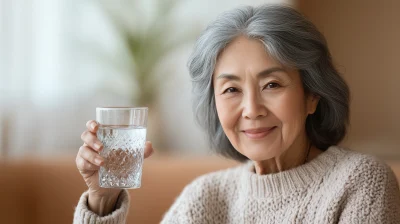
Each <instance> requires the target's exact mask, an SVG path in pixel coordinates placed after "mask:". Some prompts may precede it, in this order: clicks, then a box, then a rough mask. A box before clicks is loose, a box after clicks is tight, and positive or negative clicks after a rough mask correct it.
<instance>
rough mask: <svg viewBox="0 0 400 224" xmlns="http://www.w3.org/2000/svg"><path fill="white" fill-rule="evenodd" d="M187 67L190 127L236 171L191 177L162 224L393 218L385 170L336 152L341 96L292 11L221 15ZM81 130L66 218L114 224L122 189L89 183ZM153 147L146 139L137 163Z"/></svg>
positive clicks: (312, 32)
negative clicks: (80, 189) (74, 193)
mask: <svg viewBox="0 0 400 224" xmlns="http://www.w3.org/2000/svg"><path fill="white" fill-rule="evenodd" d="M188 65H189V71H190V75H191V77H192V80H193V92H194V94H195V102H194V112H195V114H196V119H197V121H198V123H199V124H200V125H201V126H202V127H203V128H204V129H205V131H206V132H207V134H208V136H209V141H210V144H211V146H212V148H214V149H215V150H216V152H217V153H219V154H222V155H224V156H226V157H228V158H232V159H235V160H238V161H241V162H242V163H243V164H242V165H240V166H237V167H234V168H231V169H227V170H223V171H218V172H214V173H210V174H207V175H204V176H201V177H199V178H197V179H196V180H194V181H193V182H192V183H190V184H189V185H188V186H186V187H185V188H184V190H183V192H182V193H181V195H180V196H179V197H178V198H177V199H176V201H175V202H174V204H173V205H172V207H171V208H170V209H169V211H168V212H167V213H166V214H165V216H164V218H163V221H162V222H163V223H400V191H399V186H398V183H397V182H396V178H395V176H394V174H393V172H392V170H391V169H390V168H389V167H388V166H387V165H386V164H385V163H383V162H382V161H380V160H378V159H376V158H374V157H372V156H368V155H364V154H361V153H356V152H353V151H350V150H348V149H345V148H341V147H338V146H337V144H338V143H339V142H340V141H341V140H342V139H343V138H344V137H345V134H346V128H347V124H348V120H349V89H348V86H347V85H346V83H345V81H344V80H343V78H342V77H341V76H340V75H339V73H338V71H337V70H336V69H335V67H334V66H333V63H332V59H331V56H330V53H329V50H328V47H327V44H326V41H325V39H324V37H323V36H322V34H321V33H320V32H318V30H317V29H316V28H315V26H314V25H313V24H312V23H311V22H310V21H308V20H307V19H305V18H304V17H303V16H302V15H301V14H299V13H298V12H296V11H295V10H294V9H292V8H289V7H285V6H276V5H272V6H271V5H269V6H268V5H267V6H260V7H242V8H238V9H235V10H232V11H229V12H227V13H224V14H223V15H221V16H220V17H218V19H217V20H216V21H215V22H213V23H212V24H211V25H210V26H209V27H208V28H207V29H206V30H205V31H204V33H203V34H202V35H201V36H200V38H199V39H198V41H197V43H196V45H195V48H194V52H193V54H192V56H191V57H190V60H189V63H188ZM87 127H88V129H87V131H85V132H84V133H83V135H82V140H83V141H84V143H85V144H84V146H82V147H81V148H80V150H79V153H78V156H77V160H76V162H77V167H78V169H79V171H80V173H81V174H82V176H83V178H84V180H85V181H86V184H87V185H88V187H89V190H88V191H87V192H85V193H84V194H83V195H82V197H81V199H80V201H79V204H78V206H77V208H76V211H75V217H74V222H75V223H124V222H125V219H126V215H127V212H128V207H129V196H128V192H127V191H126V190H120V189H102V188H99V185H98V174H97V170H98V169H99V166H101V165H102V164H103V162H104V160H103V158H101V157H99V155H98V153H97V152H98V151H99V150H100V149H101V145H100V146H99V145H96V144H95V143H99V142H98V140H97V138H96V136H95V132H96V130H97V124H96V122H94V121H89V122H88V124H87ZM152 151H153V149H152V146H151V144H150V143H147V145H146V149H145V157H148V156H149V155H150V154H151V152H152ZM96 159H97V160H96ZM132 203H135V202H132ZM132 221H133V222H134V220H132Z"/></svg>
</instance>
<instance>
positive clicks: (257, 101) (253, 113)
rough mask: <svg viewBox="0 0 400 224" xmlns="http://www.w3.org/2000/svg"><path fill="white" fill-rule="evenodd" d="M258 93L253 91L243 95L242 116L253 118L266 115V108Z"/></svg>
mask: <svg viewBox="0 0 400 224" xmlns="http://www.w3.org/2000/svg"><path fill="white" fill-rule="evenodd" d="M264 103H265V102H264V101H263V99H262V96H261V94H260V93H257V91H254V92H252V93H248V94H247V95H245V96H244V97H243V102H242V105H243V109H242V117H243V118H245V119H250V120H255V119H259V118H262V117H265V116H267V114H268V110H267V108H266V105H265V104H264Z"/></svg>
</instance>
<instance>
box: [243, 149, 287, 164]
mask: <svg viewBox="0 0 400 224" xmlns="http://www.w3.org/2000/svg"><path fill="white" fill-rule="evenodd" d="M240 153H241V154H243V155H244V156H246V157H247V158H249V159H250V160H252V161H263V160H267V159H271V158H273V157H275V156H277V155H278V154H279V153H278V152H277V151H276V150H274V149H268V148H265V147H247V148H246V150H244V151H241V152H240Z"/></svg>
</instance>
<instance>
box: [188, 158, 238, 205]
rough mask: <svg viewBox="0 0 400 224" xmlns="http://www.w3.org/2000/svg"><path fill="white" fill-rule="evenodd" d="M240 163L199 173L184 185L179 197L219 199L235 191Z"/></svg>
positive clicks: (204, 199) (194, 199)
mask: <svg viewBox="0 0 400 224" xmlns="http://www.w3.org/2000/svg"><path fill="white" fill-rule="evenodd" d="M241 168H242V165H238V166H235V167H232V168H228V169H224V170H219V171H214V172H211V173H207V174H204V175H201V176H199V177H197V178H196V179H194V180H193V181H192V182H190V183H189V184H188V185H186V186H185V188H184V189H183V191H182V193H181V197H183V198H186V199H189V200H193V201H209V200H216V199H221V198H222V197H224V195H225V196H226V195H227V194H231V193H232V192H235V190H236V188H237V182H238V181H239V172H240V170H241Z"/></svg>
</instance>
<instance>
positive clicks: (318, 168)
mask: <svg viewBox="0 0 400 224" xmlns="http://www.w3.org/2000/svg"><path fill="white" fill-rule="evenodd" d="M87 197H88V194H87V192H85V193H84V194H83V195H82V196H81V199H80V201H79V204H78V206H77V207H76V210H75V215H74V223H111V224H119V223H125V222H126V215H127V212H128V207H129V195H128V193H127V191H125V190H124V191H123V192H122V193H121V195H120V197H119V199H118V202H117V205H116V210H115V211H114V212H113V213H111V214H110V215H108V216H105V217H99V216H98V215H96V214H94V213H93V212H91V211H90V210H89V209H88V207H87ZM133 203H134V202H133ZM130 222H131V223H135V220H130ZM161 222H162V223H185V224H186V223H246V224H247V223H318V224H320V223H400V190H399V185H398V183H397V181H396V177H395V175H394V173H393V171H392V170H391V169H390V167H389V166H388V165H386V164H385V163H384V162H382V161H381V160H379V159H377V158H375V157H373V156H369V155H365V154H361V153H357V152H354V151H350V150H348V149H344V148H340V147H337V146H331V147H330V148H328V150H326V151H325V152H323V153H321V154H320V155H318V156H317V157H316V158H314V159H313V160H311V161H310V162H308V163H306V164H304V165H301V166H298V167H296V168H292V169H289V170H286V171H283V172H279V173H275V174H267V175H257V174H256V173H254V165H253V162H252V161H249V162H247V163H244V164H242V165H240V166H237V167H234V168H230V169H226V170H222V171H217V172H213V173H210V174H206V175H203V176H200V177H198V178H197V179H195V180H194V181H192V182H191V183H190V184H189V185H187V186H186V187H185V188H184V189H183V191H182V193H181V194H180V195H179V197H177V199H176V200H175V202H174V203H173V205H172V207H171V208H170V209H169V210H168V212H167V213H166V214H165V215H164V217H163V220H162V221H161Z"/></svg>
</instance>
